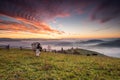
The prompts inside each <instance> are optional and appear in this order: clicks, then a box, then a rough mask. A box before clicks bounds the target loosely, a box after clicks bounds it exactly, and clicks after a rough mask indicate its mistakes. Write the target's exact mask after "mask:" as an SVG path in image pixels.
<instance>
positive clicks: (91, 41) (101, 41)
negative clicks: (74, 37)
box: [80, 39, 105, 44]
mask: <svg viewBox="0 0 120 80" xmlns="http://www.w3.org/2000/svg"><path fill="white" fill-rule="evenodd" d="M103 42H105V41H103V40H98V39H92V40H88V41H82V42H80V43H84V44H89V43H103Z"/></svg>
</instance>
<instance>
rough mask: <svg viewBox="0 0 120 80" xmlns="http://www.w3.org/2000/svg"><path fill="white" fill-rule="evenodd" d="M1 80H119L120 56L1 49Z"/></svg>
mask: <svg viewBox="0 0 120 80" xmlns="http://www.w3.org/2000/svg"><path fill="white" fill-rule="evenodd" d="M0 80H120V58H111V57H106V56H85V55H73V54H60V53H52V52H42V54H41V55H40V56H39V57H36V56H35V54H34V52H33V51H31V50H19V49H11V50H4V49H0Z"/></svg>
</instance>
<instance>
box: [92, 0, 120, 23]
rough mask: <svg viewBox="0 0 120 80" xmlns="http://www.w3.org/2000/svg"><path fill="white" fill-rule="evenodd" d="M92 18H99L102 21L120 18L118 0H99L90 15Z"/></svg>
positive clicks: (119, 0)
mask: <svg viewBox="0 0 120 80" xmlns="http://www.w3.org/2000/svg"><path fill="white" fill-rule="evenodd" d="M91 18H92V19H93V20H96V19H98V20H100V21H101V22H102V23H104V22H107V21H110V20H112V19H115V18H119V19H120V0H100V1H99V3H97V6H96V7H95V10H94V11H93V14H92V16H91Z"/></svg>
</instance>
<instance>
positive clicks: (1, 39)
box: [0, 38, 20, 41]
mask: <svg viewBox="0 0 120 80" xmlns="http://www.w3.org/2000/svg"><path fill="white" fill-rule="evenodd" d="M0 41H20V40H19V39H11V38H0Z"/></svg>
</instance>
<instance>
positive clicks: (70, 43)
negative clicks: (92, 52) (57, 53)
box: [56, 42, 72, 46]
mask: <svg viewBox="0 0 120 80" xmlns="http://www.w3.org/2000/svg"><path fill="white" fill-rule="evenodd" d="M70 45H72V42H59V43H57V44H56V46H70Z"/></svg>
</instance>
